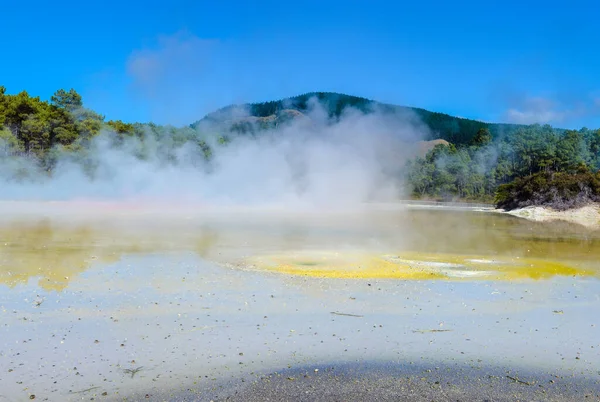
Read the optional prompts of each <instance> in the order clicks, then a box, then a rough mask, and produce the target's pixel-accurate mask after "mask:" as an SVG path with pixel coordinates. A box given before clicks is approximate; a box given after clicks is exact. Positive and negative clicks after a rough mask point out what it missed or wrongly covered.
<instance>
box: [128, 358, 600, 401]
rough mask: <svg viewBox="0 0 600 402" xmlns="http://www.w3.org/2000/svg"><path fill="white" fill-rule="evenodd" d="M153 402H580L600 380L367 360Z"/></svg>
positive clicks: (593, 395) (596, 392)
mask: <svg viewBox="0 0 600 402" xmlns="http://www.w3.org/2000/svg"><path fill="white" fill-rule="evenodd" d="M124 399H125V400H132V401H133V400H142V399H145V400H150V401H207V402H208V401H215V402H217V401H240V402H241V401H315V400H318V401H348V402H351V401H406V402H408V401H556V402H558V401H575V400H581V401H584V400H590V401H595V400H599V399H600V381H594V380H589V379H581V378H575V377H565V376H560V375H555V374H553V373H551V372H528V371H524V370H519V369H515V368H514V367H513V368H506V367H505V368H500V367H495V368H491V367H481V366H477V365H471V366H465V365H447V364H445V365H444V364H442V365H418V364H412V363H408V362H385V363H382V362H361V363H337V364H336V363H333V364H328V365H312V366H307V367H302V368H296V369H286V370H282V371H279V372H275V373H270V374H267V375H257V376H256V377H255V378H254V380H244V382H242V380H238V381H235V382H229V383H226V384H213V385H211V386H205V387H195V388H190V389H187V390H185V391H180V392H173V391H172V390H171V391H165V392H160V391H159V392H156V393H151V394H136V395H132V396H131V397H128V398H124Z"/></svg>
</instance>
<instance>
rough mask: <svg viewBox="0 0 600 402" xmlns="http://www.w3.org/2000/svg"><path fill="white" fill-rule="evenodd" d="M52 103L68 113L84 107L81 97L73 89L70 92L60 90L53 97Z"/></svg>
mask: <svg viewBox="0 0 600 402" xmlns="http://www.w3.org/2000/svg"><path fill="white" fill-rule="evenodd" d="M50 102H51V103H52V104H53V105H54V106H56V107H59V108H61V109H65V110H67V111H68V112H73V111H75V110H77V109H80V108H82V107H83V101H82V100H81V95H79V94H78V93H77V92H76V91H75V90H74V89H73V88H71V89H70V90H69V92H67V91H65V90H64V89H59V90H58V91H56V92H55V93H54V95H52V97H51V98H50Z"/></svg>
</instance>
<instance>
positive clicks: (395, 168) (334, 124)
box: [0, 101, 428, 205]
mask: <svg viewBox="0 0 600 402" xmlns="http://www.w3.org/2000/svg"><path fill="white" fill-rule="evenodd" d="M230 113H233V112H230ZM235 113H236V114H237V115H236V118H240V117H243V116H240V111H239V110H236V111H235ZM402 113H403V114H402V115H399V114H397V113H396V114H390V113H389V112H387V113H384V112H382V111H378V110H375V111H373V112H372V113H368V114H365V113H362V112H360V111H357V110H353V109H347V110H345V112H344V113H343V114H342V115H341V117H339V118H335V119H332V118H329V117H328V115H327V113H326V112H325V110H324V108H323V107H322V105H320V104H318V103H317V102H316V101H312V102H311V107H310V109H309V112H307V113H306V115H305V116H304V117H302V118H296V119H293V120H292V121H291V122H289V123H287V124H283V125H281V126H279V127H277V128H276V129H271V130H267V131H265V132H262V133H260V134H259V135H256V136H252V135H237V136H234V137H232V138H231V141H230V142H229V143H227V144H225V145H219V144H217V142H216V136H215V135H210V133H211V129H214V127H211V126H210V124H208V123H207V124H204V125H199V126H198V127H197V128H196V129H195V130H196V131H195V134H194V135H196V137H197V139H202V140H204V141H206V143H208V144H209V145H210V146H211V148H212V150H213V152H212V155H211V157H210V158H209V160H206V158H205V155H204V154H203V153H202V150H201V148H200V147H199V146H198V141H186V142H185V143H183V144H178V143H176V141H174V139H173V138H170V137H169V136H166V137H165V138H158V139H157V138H154V137H152V136H150V135H147V136H145V137H144V138H142V139H140V138H136V137H126V139H125V140H120V141H116V138H117V136H116V134H115V133H112V132H108V131H103V132H102V133H101V134H100V135H98V136H97V137H96V138H95V139H94V140H93V141H92V142H91V144H89V146H88V147H87V149H86V150H85V152H83V153H81V152H80V153H79V154H77V156H73V154H72V153H69V152H60V151H58V150H57V151H56V155H57V163H56V167H55V168H54V169H53V171H52V174H51V175H47V174H43V173H41V172H38V173H37V174H24V175H23V177H25V178H24V179H15V175H14V173H15V169H16V170H18V171H24V172H26V173H27V171H29V173H31V171H32V170H34V169H35V168H34V167H33V166H34V164H33V162H32V161H29V160H27V159H25V158H22V157H21V158H2V163H1V165H0V181H2V183H1V185H2V193H1V198H3V199H5V200H6V199H20V200H23V199H31V200H74V199H87V200H111V201H122V200H129V201H132V200H133V201H140V200H144V201H148V200H154V201H165V202H182V201H189V202H199V203H208V204H223V203H229V204H238V205H257V204H284V203H285V204H289V203H305V204H340V203H343V204H358V203H364V202H369V201H391V200H394V199H397V198H398V197H400V196H402V195H403V194H404V193H405V191H404V183H403V176H404V174H403V169H404V165H405V162H406V159H407V158H408V157H410V156H411V155H412V153H413V147H414V145H415V144H416V143H417V142H418V141H419V140H421V139H423V138H426V137H428V133H427V128H426V127H425V126H424V125H423V124H421V123H420V122H419V121H418V119H417V118H416V116H414V115H412V114H409V112H402ZM190 130H192V129H191V128H190ZM28 177H29V178H28Z"/></svg>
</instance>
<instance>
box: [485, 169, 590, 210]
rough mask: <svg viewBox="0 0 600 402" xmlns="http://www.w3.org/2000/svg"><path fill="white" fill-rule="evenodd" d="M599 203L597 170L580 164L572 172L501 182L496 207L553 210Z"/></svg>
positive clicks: (543, 174)
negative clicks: (591, 169)
mask: <svg viewBox="0 0 600 402" xmlns="http://www.w3.org/2000/svg"><path fill="white" fill-rule="evenodd" d="M591 202H600V172H597V173H593V172H591V171H590V170H589V169H587V168H585V167H582V168H579V169H577V170H576V171H575V172H573V173H567V172H540V173H536V174H533V175H530V176H526V177H522V178H517V179H515V180H514V181H513V182H511V183H508V184H503V185H500V186H499V187H498V190H497V191H496V198H495V203H496V207H498V208H503V209H505V210H512V209H516V208H524V207H528V206H532V205H540V206H547V207H550V208H553V209H556V210H565V209H570V208H577V207H581V206H584V205H586V204H589V203H591Z"/></svg>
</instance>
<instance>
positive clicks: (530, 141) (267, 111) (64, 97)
mask: <svg viewBox="0 0 600 402" xmlns="http://www.w3.org/2000/svg"><path fill="white" fill-rule="evenodd" d="M315 100H316V101H318V102H319V103H320V104H321V106H322V107H323V109H324V111H325V113H326V114H327V115H328V117H329V118H330V119H332V120H335V119H339V118H341V116H342V115H343V113H344V111H346V110H347V109H348V108H353V109H357V110H359V111H361V112H363V113H366V114H368V113H372V112H377V113H381V114H383V115H389V116H398V118H399V119H406V118H407V115H410V116H412V117H413V118H415V116H416V118H417V119H418V120H420V122H421V123H422V124H423V125H424V126H425V127H427V129H428V130H427V131H426V132H427V133H428V134H427V135H428V136H429V138H426V139H431V140H432V139H443V140H446V141H447V142H448V143H447V144H446V143H444V144H438V145H436V146H435V147H434V148H433V149H431V150H430V151H429V152H427V154H426V155H424V156H422V157H420V156H416V155H415V157H413V158H411V159H410V160H409V161H408V163H407V165H406V166H405V169H403V172H404V173H405V177H402V178H399V180H406V182H407V183H408V184H409V187H410V189H411V191H412V195H413V196H414V197H420V198H435V199H471V200H490V201H491V200H492V199H494V197H496V201H497V203H498V204H499V205H502V206H505V207H507V208H512V207H518V206H523V205H529V204H528V203H530V202H531V199H536V200H538V201H536V202H538V203H544V204H552V203H554V204H555V205H557V206H561V205H562V206H565V205H566V206H569V205H571V203H569V201H568V199H572V198H574V197H575V195H574V194H575V193H577V191H576V190H577V189H578V188H579V189H580V191H579V193H581V194H583V193H585V194H587V195H588V196H587V198H585V197H584V198H582V197H581V196H579V198H578V199H579V201H581V200H584V201H585V200H597V199H599V198H598V197H600V193H598V192H600V186H598V185H597V175H596V173H595V172H598V170H600V130H590V129H587V128H582V129H580V130H563V129H556V128H553V127H551V126H548V125H544V126H541V125H531V126H524V125H512V124H494V123H485V122H480V121H475V120H469V119H462V118H457V117H452V116H449V115H446V114H442V113H434V112H430V111H427V110H424V109H416V108H408V107H403V106H395V105H388V104H382V103H378V102H375V101H372V100H369V99H366V98H361V97H356V96H349V95H344V94H337V93H327V92H314V93H307V94H303V95H300V96H296V97H293V98H287V99H283V100H279V101H272V102H264V103H254V104H248V105H241V106H230V107H227V108H223V109H221V110H218V111H216V112H214V113H211V114H209V115H207V116H206V117H204V118H203V119H201V120H199V121H197V122H196V123H193V124H191V125H189V126H186V127H179V128H176V127H172V126H158V125H155V124H152V123H147V124H142V123H126V122H123V121H112V120H111V121H106V120H105V117H104V116H102V115H100V114H98V113H96V112H94V111H92V110H90V109H87V108H86V107H85V106H84V103H83V100H82V97H81V96H80V95H79V94H78V93H77V92H76V91H75V90H73V89H71V90H69V91H66V90H62V89H61V90H58V91H56V92H55V93H54V95H53V96H52V97H51V98H50V100H49V101H43V100H41V99H40V98H39V97H33V96H30V95H29V94H28V93H27V92H25V91H23V92H20V93H17V94H15V95H9V94H7V93H6V88H4V87H1V86H0V168H3V169H0V170H1V171H0V178H1V177H2V176H4V179H5V180H23V179H26V178H32V176H35V175H51V174H52V171H53V169H54V168H55V166H56V163H57V160H58V159H59V158H65V156H66V157H68V158H70V159H71V160H73V161H77V162H78V163H80V164H81V165H82V166H84V168H85V169H86V171H87V172H88V173H89V175H90V176H91V177H92V178H93V176H94V155H93V153H94V152H96V151H94V150H93V149H92V148H91V144H92V142H93V141H92V140H93V139H94V138H95V137H97V136H98V134H99V133H100V132H107V133H110V135H109V138H110V143H111V146H120V145H122V144H123V143H125V142H126V139H127V138H135V139H137V140H138V141H137V142H136V144H138V145H137V148H136V149H135V150H134V154H135V156H136V157H137V158H140V159H144V158H147V157H148V155H149V154H150V153H151V152H154V154H155V155H154V156H156V155H159V157H160V158H161V160H162V162H163V163H165V164H169V163H170V162H171V161H173V160H176V159H177V158H178V157H180V155H179V156H178V152H179V150H180V149H181V148H182V147H183V145H186V146H190V145H191V146H192V147H193V148H194V149H195V151H196V153H194V155H195V156H194V158H197V159H198V160H197V163H198V165H203V166H204V165H206V164H207V163H209V162H210V160H211V158H212V156H213V154H214V152H215V151H216V149H217V148H218V147H222V146H226V145H227V144H228V143H229V142H231V141H232V140H234V139H235V137H236V136H239V135H242V136H247V135H248V134H252V135H260V133H261V132H263V131H265V130H269V129H274V128H277V127H279V126H280V125H284V124H286V123H288V122H290V121H294V120H296V119H300V118H306V117H307V113H308V112H309V111H310V110H311V107H312V106H311V105H312V102H314V101H315ZM399 163H400V162H399ZM7 166H10V167H11V169H12V170H11V171H7V169H6V167H7ZM32 166H34V168H32ZM7 172H8V173H7ZM573 178H576V179H575V181H573V180H572V179H573ZM525 187H526V191H522V190H523V188H525ZM579 193H578V194H579Z"/></svg>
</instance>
